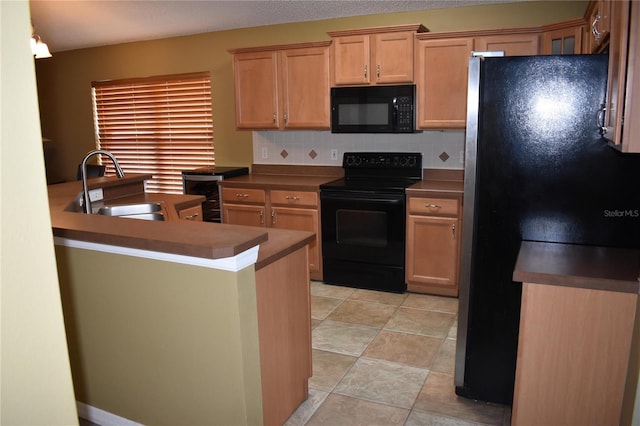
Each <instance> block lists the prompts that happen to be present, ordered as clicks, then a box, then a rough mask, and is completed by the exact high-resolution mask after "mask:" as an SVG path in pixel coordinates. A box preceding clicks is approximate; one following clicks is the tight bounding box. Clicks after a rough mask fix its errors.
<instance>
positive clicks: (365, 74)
mask: <svg viewBox="0 0 640 426" xmlns="http://www.w3.org/2000/svg"><path fill="white" fill-rule="evenodd" d="M367 74H368V69H367V66H366V65H365V66H364V79H365V80H366V79H367Z"/></svg>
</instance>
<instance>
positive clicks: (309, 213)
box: [271, 207, 322, 274]
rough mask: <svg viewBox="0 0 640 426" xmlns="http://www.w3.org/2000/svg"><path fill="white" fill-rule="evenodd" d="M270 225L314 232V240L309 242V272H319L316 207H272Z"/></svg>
mask: <svg viewBox="0 0 640 426" xmlns="http://www.w3.org/2000/svg"><path fill="white" fill-rule="evenodd" d="M271 227H273V228H280V229H291V230H295V231H309V232H313V233H315V234H316V237H315V240H314V241H313V242H311V244H309V272H311V273H312V274H313V273H320V271H321V270H322V267H321V263H320V261H321V259H322V256H321V251H320V221H319V219H318V210H317V209H301V208H291V207H273V208H272V209H271Z"/></svg>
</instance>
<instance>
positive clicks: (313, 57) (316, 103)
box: [229, 41, 330, 130]
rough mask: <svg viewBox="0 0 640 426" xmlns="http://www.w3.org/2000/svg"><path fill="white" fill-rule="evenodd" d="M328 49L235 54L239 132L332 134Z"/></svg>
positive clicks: (314, 46)
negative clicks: (249, 130)
mask: <svg viewBox="0 0 640 426" xmlns="http://www.w3.org/2000/svg"><path fill="white" fill-rule="evenodd" d="M329 44H330V42H328V41H327V42H317V43H303V44H297V45H282V46H265V47H259V48H247V49H232V50H229V52H230V53H232V54H233V75H234V86H235V101H236V104H235V105H236V127H237V128H238V129H280V130H286V129H318V130H325V129H329V127H330V123H329V113H330V107H329Z"/></svg>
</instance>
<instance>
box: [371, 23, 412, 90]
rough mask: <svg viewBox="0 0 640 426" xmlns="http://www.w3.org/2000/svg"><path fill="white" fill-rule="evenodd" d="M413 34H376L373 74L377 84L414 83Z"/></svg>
mask: <svg viewBox="0 0 640 426" xmlns="http://www.w3.org/2000/svg"><path fill="white" fill-rule="evenodd" d="M414 36H415V33H413V32H410V31H408V32H394V33H382V34H376V35H374V36H372V37H373V46H372V51H373V55H372V56H373V61H372V62H371V67H372V68H373V69H371V71H370V72H371V73H372V74H373V80H374V81H375V82H376V83H382V84H386V83H411V82H413V55H414V53H413V39H414Z"/></svg>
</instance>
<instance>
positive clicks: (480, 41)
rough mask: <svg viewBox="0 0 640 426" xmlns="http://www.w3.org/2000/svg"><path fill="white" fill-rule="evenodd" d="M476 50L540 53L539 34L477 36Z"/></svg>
mask: <svg viewBox="0 0 640 426" xmlns="http://www.w3.org/2000/svg"><path fill="white" fill-rule="evenodd" d="M475 50H480V51H484V50H502V51H504V54H505V56H528V55H537V54H538V35H537V34H507V35H498V36H486V37H476V39H475Z"/></svg>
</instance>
